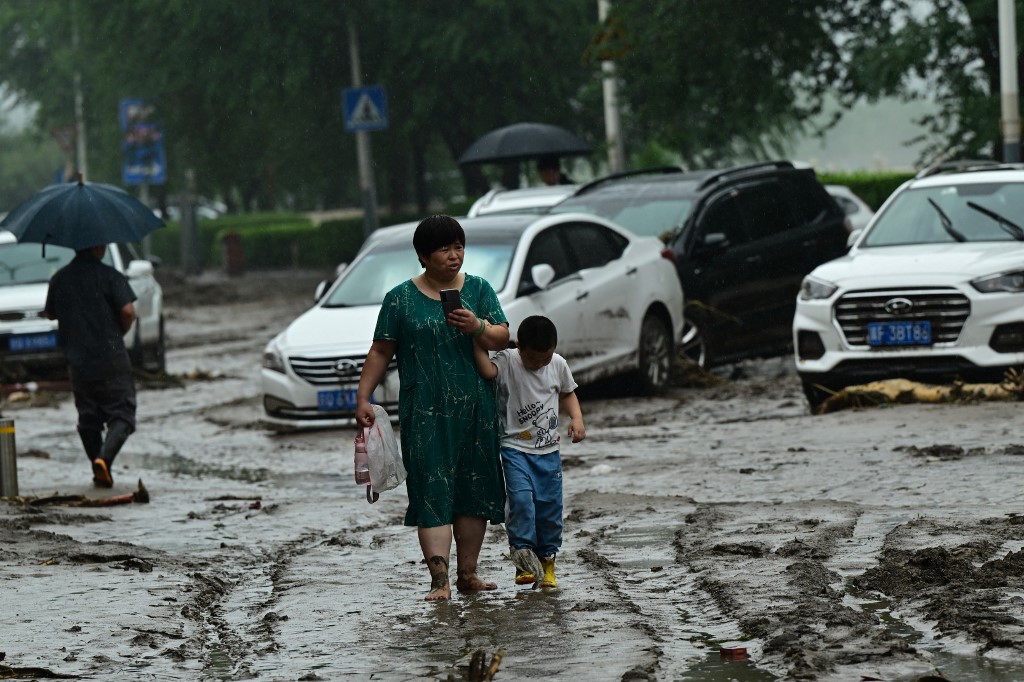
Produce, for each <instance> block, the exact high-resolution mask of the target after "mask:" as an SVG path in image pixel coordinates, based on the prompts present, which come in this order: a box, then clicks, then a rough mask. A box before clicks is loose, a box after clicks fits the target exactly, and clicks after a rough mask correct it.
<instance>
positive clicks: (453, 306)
mask: <svg viewBox="0 0 1024 682" xmlns="http://www.w3.org/2000/svg"><path fill="white" fill-rule="evenodd" d="M440 293H441V307H442V308H444V316H445V318H447V317H448V313H450V312H452V311H453V310H458V309H459V308H461V307H462V295H461V294H460V293H459V290H458V289H441V292H440Z"/></svg>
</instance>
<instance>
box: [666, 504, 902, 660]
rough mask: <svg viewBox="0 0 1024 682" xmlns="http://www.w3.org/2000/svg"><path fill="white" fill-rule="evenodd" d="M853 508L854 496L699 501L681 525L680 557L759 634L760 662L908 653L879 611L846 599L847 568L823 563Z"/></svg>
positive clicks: (852, 520) (747, 630)
mask: <svg viewBox="0 0 1024 682" xmlns="http://www.w3.org/2000/svg"><path fill="white" fill-rule="evenodd" d="M858 516H859V510H858V509H857V508H856V507H855V506H854V505H851V504H842V503H829V502H821V503H793V504H773V503H763V504H758V503H753V502H748V503H744V504H742V505H732V504H730V503H717V504H712V505H701V507H700V508H698V510H697V511H696V512H695V513H694V514H692V515H691V516H690V517H689V518H688V519H687V522H688V526H689V528H688V529H685V530H681V531H680V533H679V538H678V540H679V542H678V544H677V550H678V554H679V560H680V562H682V563H684V564H686V565H687V566H689V567H690V569H691V570H693V571H694V572H695V573H697V574H698V575H699V576H700V577H699V579H698V585H699V586H700V588H701V589H702V590H703V591H705V592H706V593H707V594H708V595H709V596H710V597H711V598H712V599H714V600H715V603H716V604H717V605H718V607H719V608H720V609H721V611H722V612H723V613H724V614H726V615H728V616H729V617H730V618H731V619H732V620H734V622H735V623H736V624H737V626H738V628H739V629H740V630H741V632H742V633H743V635H744V639H750V638H752V639H755V640H756V641H757V644H756V645H755V646H754V648H755V649H759V656H758V666H759V667H761V668H764V669H766V670H769V671H771V672H772V673H774V674H776V675H778V676H780V677H785V678H787V679H816V678H818V677H819V676H822V675H827V674H829V673H832V672H835V671H836V670H837V669H838V668H839V667H847V666H858V665H860V664H870V665H874V664H876V663H877V661H878V660H880V659H881V660H889V659H900V660H902V659H905V658H907V657H911V658H913V657H914V651H913V649H912V648H911V647H910V646H909V645H908V644H907V642H906V641H905V639H904V638H902V637H900V636H899V635H896V634H893V633H890V632H889V631H888V630H887V629H886V628H885V627H883V626H882V624H881V621H880V620H879V618H878V616H877V615H875V614H872V613H868V612H865V611H863V610H861V609H858V608H854V607H853V606H851V605H850V604H848V603H847V600H846V586H845V581H844V579H843V577H842V576H841V575H839V574H838V573H836V572H835V571H833V570H831V569H830V568H828V564H829V562H831V561H832V559H833V557H834V556H835V554H836V552H837V549H838V548H839V547H840V545H841V543H843V542H844V541H846V540H848V539H849V538H851V537H852V535H853V531H854V528H855V525H856V522H857V517H858ZM752 531H753V537H754V538H755V539H751V537H752V533H751V532H752Z"/></svg>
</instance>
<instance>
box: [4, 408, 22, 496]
mask: <svg viewBox="0 0 1024 682" xmlns="http://www.w3.org/2000/svg"><path fill="white" fill-rule="evenodd" d="M17 496H18V449H17V448H16V447H15V445H14V420H13V419H6V418H0V497H17Z"/></svg>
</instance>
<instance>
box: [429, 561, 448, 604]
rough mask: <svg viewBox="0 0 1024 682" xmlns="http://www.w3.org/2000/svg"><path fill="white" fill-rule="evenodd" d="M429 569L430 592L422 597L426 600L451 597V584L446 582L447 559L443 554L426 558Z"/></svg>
mask: <svg viewBox="0 0 1024 682" xmlns="http://www.w3.org/2000/svg"><path fill="white" fill-rule="evenodd" d="M427 568H429V569H430V592H427V596H426V597H424V599H426V600H427V601H437V600H444V599H451V598H452V586H451V584H450V583H449V582H448V560H447V559H445V558H444V557H443V556H432V557H430V558H429V559H427Z"/></svg>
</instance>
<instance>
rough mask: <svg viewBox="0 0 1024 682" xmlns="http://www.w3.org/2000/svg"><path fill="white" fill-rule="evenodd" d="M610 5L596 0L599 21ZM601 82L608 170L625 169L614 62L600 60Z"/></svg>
mask: <svg viewBox="0 0 1024 682" xmlns="http://www.w3.org/2000/svg"><path fill="white" fill-rule="evenodd" d="M610 7H611V5H610V3H609V2H608V0H597V18H598V20H599V21H600V22H601V23H604V21H605V20H606V19H607V18H608V10H609V9H610ZM601 82H602V90H603V92H604V133H605V139H606V140H607V141H608V172H610V173H618V172H621V171H624V170H626V149H625V145H623V143H622V123H621V120H620V118H619V94H618V92H619V84H618V79H617V78H616V76H615V62H613V61H612V60H611V59H605V60H602V61H601Z"/></svg>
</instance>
